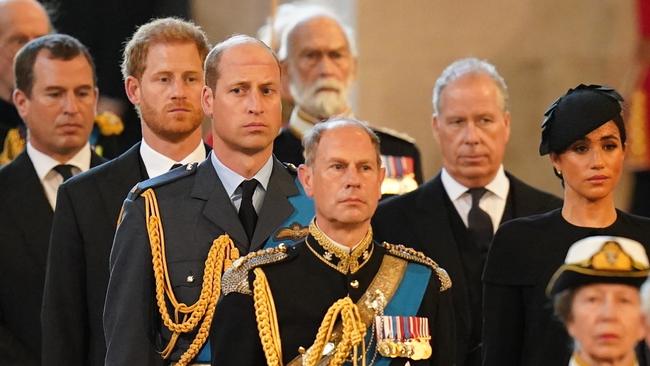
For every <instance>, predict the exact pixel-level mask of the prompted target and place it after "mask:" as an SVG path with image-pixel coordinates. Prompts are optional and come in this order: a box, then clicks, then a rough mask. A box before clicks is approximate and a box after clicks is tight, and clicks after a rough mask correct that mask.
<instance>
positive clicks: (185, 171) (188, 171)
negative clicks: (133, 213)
mask: <svg viewBox="0 0 650 366" xmlns="http://www.w3.org/2000/svg"><path fill="white" fill-rule="evenodd" d="M198 165H199V163H189V164H187V165H185V166H184V167H183V168H182V169H180V167H179V169H172V170H170V171H169V172H167V173H165V174H163V175H159V176H157V177H155V178H151V179H147V180H145V181H144V182H140V183H138V184H136V185H135V186H134V187H133V188H131V191H130V192H129V199H130V200H135V199H136V198H137V197H138V196H139V195H140V194H141V193H142V192H144V191H146V190H147V189H149V188H156V187H160V186H163V185H165V184H168V183H171V182H174V181H177V180H179V179H181V178H183V177H187V176H189V175H192V174H194V173H196V167H197V166H198Z"/></svg>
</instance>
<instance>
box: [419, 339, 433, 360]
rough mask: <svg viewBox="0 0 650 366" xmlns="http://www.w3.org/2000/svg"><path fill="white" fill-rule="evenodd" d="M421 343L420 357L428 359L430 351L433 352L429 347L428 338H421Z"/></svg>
mask: <svg viewBox="0 0 650 366" xmlns="http://www.w3.org/2000/svg"><path fill="white" fill-rule="evenodd" d="M421 344H422V346H423V353H422V359H423V360H427V359H429V357H431V353H432V352H433V350H432V349H431V344H429V340H428V339H422V342H421Z"/></svg>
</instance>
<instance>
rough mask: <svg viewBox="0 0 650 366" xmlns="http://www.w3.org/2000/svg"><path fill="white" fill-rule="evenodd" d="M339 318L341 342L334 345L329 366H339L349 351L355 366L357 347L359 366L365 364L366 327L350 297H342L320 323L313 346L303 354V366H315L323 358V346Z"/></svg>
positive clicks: (344, 360) (328, 310)
mask: <svg viewBox="0 0 650 366" xmlns="http://www.w3.org/2000/svg"><path fill="white" fill-rule="evenodd" d="M339 316H340V317H341V324H342V327H343V331H342V332H341V333H342V334H341V341H340V342H339V343H338V344H337V345H336V348H335V349H334V354H333V355H332V358H331V359H330V360H329V363H328V365H329V366H340V365H343V363H344V362H346V360H347V359H348V355H349V354H350V351H351V350H352V351H353V354H352V360H353V365H354V366H357V360H358V359H359V357H358V356H359V345H361V347H362V349H361V355H362V356H361V364H362V365H365V364H366V345H365V340H364V337H365V336H366V325H365V324H364V322H363V320H361V316H360V315H359V308H358V307H357V305H356V304H355V303H354V302H352V299H350V297H347V296H346V297H344V298H342V299H340V300H338V301H337V302H335V303H334V304H333V305H332V306H330V308H329V309H327V313H326V314H325V317H324V318H323V321H322V322H321V325H320V327H319V328H318V332H317V333H316V339H315V340H314V344H313V346H312V347H310V348H309V350H308V351H307V353H306V354H305V356H306V357H305V361H304V363H303V364H304V365H307V366H316V365H318V363H319V361H320V360H321V358H322V357H323V350H324V349H325V345H326V344H327V343H328V342H329V340H330V338H331V337H332V332H333V331H334V326H335V325H336V320H337V318H339Z"/></svg>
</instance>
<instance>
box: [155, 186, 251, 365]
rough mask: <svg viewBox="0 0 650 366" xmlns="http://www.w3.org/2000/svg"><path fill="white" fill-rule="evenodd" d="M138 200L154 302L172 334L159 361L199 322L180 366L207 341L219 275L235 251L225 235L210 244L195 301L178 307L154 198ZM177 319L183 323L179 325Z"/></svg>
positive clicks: (218, 288)
mask: <svg viewBox="0 0 650 366" xmlns="http://www.w3.org/2000/svg"><path fill="white" fill-rule="evenodd" d="M142 197H144V200H145V213H146V220H147V232H148V234H149V244H150V245H151V262H152V264H153V270H154V278H155V281H156V302H157V305H158V311H159V312H160V315H161V317H162V320H163V324H164V325H165V327H167V329H169V330H170V331H171V332H172V337H171V339H170V340H169V343H168V344H167V346H166V347H165V348H164V349H163V351H162V352H161V356H162V358H163V359H167V358H168V357H169V356H170V355H171V353H172V351H173V350H174V347H175V345H176V342H177V341H178V337H179V336H180V334H181V333H189V332H192V331H194V330H195V329H196V327H197V325H198V324H199V321H200V322H201V325H200V326H199V329H198V332H197V334H196V336H195V337H194V340H193V341H192V343H191V344H190V346H189V348H188V349H187V350H186V351H185V353H183V355H182V356H181V358H180V359H179V360H178V363H177V364H178V365H181V366H184V365H187V364H188V363H189V362H190V361H191V360H192V359H194V357H196V355H197V354H198V353H199V351H200V350H201V347H202V346H203V344H204V343H205V341H206V339H207V338H208V333H209V331H210V325H211V324H212V319H213V317H214V312H215V308H216V305H217V300H218V299H219V295H220V293H221V274H222V273H223V271H224V270H225V269H227V268H228V267H230V266H231V265H232V261H233V260H234V259H237V257H239V251H238V250H237V248H235V246H234V244H233V242H232V240H231V239H230V237H229V236H228V235H227V234H224V235H221V236H219V237H218V238H216V239H215V240H214V241H213V242H212V246H211V247H210V251H209V253H208V258H207V259H206V260H205V270H204V272H203V286H202V287H201V295H200V296H199V299H198V300H197V301H196V302H195V303H194V304H192V305H190V306H188V305H186V304H184V303H179V302H178V300H176V296H175V295H174V292H173V289H172V284H171V280H170V278H169V271H168V268H167V259H166V256H165V237H164V234H163V228H162V222H161V219H160V211H159V209H158V201H157V199H156V194H155V193H154V191H153V189H151V188H150V189H147V190H146V191H145V192H143V193H142ZM165 297H167V299H169V302H170V303H171V304H172V306H173V307H174V320H172V318H171V316H170V315H169V312H168V310H167V305H166V303H165ZM181 315H182V318H183V320H182V322H179V318H180V316H181Z"/></svg>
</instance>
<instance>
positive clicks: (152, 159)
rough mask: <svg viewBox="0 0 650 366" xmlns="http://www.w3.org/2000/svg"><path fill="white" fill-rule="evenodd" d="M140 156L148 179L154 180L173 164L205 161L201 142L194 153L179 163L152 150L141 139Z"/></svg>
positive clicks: (203, 147) (203, 146)
mask: <svg viewBox="0 0 650 366" xmlns="http://www.w3.org/2000/svg"><path fill="white" fill-rule="evenodd" d="M140 156H141V157H142V162H143V163H144V167H145V169H147V175H149V178H155V177H157V176H159V175H162V174H164V173H167V172H168V171H169V169H171V167H172V166H173V165H174V164H181V165H185V164H189V163H199V162H202V161H203V160H205V157H206V152H205V145H203V141H200V142H199V145H198V146H197V147H196V148H195V149H194V151H192V152H191V153H190V154H189V155H187V156H186V157H184V158H183V159H182V160H181V161H175V160H174V159H170V158H168V157H167V156H165V155H163V154H161V153H159V152H158V151H156V150H154V149H153V148H151V146H149V145H148V144H147V142H146V141H144V139H142V143H141V144H140Z"/></svg>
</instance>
